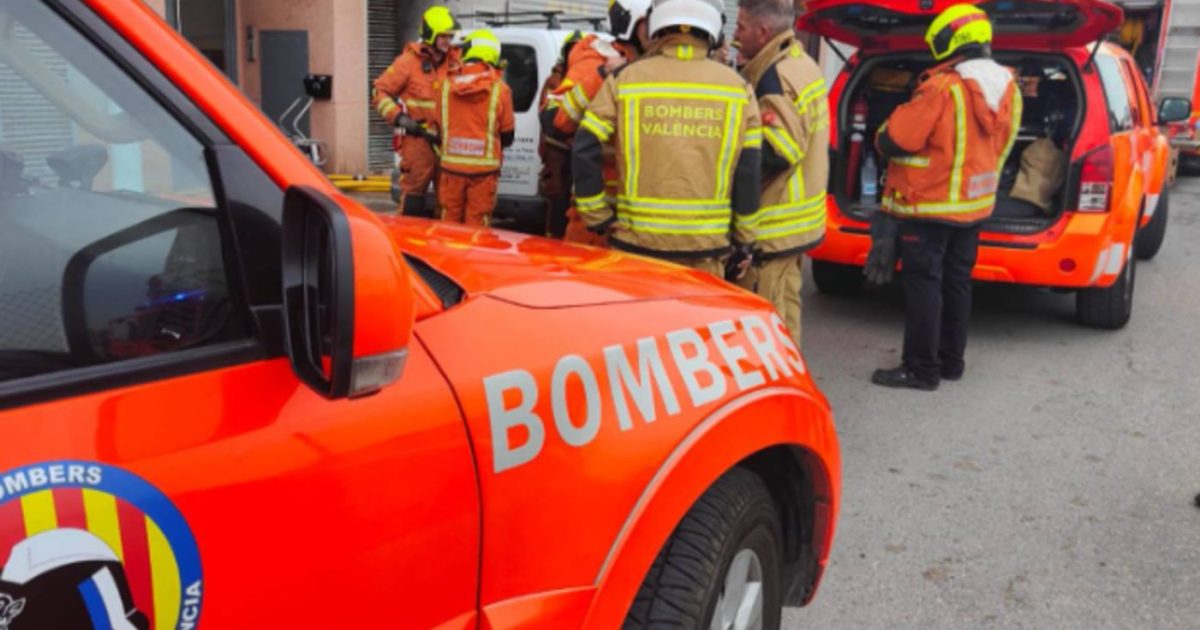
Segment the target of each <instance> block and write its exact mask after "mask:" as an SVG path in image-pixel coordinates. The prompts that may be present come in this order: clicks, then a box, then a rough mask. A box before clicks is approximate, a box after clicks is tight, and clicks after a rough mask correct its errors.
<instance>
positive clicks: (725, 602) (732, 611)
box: [709, 549, 763, 630]
mask: <svg viewBox="0 0 1200 630" xmlns="http://www.w3.org/2000/svg"><path fill="white" fill-rule="evenodd" d="M762 627H763V568H762V561H761V560H760V559H759V557H758V554H757V553H755V552H754V550H753V549H742V550H741V551H739V552H737V555H735V556H734V557H733V562H731V563H729V570H728V571H726V572H725V583H724V585H723V587H722V589H721V595H720V596H719V597H718V598H717V606H716V609H715V610H714V611H713V616H712V623H711V624H709V628H710V630H762Z"/></svg>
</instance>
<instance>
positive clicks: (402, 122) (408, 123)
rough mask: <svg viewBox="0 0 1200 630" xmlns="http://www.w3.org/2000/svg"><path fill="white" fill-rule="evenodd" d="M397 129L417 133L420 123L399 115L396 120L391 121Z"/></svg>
mask: <svg viewBox="0 0 1200 630" xmlns="http://www.w3.org/2000/svg"><path fill="white" fill-rule="evenodd" d="M392 122H393V124H395V125H396V126H397V127H399V128H401V129H403V130H405V131H407V132H409V133H417V132H418V131H420V129H421V123H419V122H417V120H416V119H415V118H413V117H412V116H409V115H408V114H400V115H399V116H396V120H394V121H392Z"/></svg>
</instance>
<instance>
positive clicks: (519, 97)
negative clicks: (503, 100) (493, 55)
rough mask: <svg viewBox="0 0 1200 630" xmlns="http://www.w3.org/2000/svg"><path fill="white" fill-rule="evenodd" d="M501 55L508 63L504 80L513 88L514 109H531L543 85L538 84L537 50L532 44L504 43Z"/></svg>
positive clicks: (521, 110)
mask: <svg viewBox="0 0 1200 630" xmlns="http://www.w3.org/2000/svg"><path fill="white" fill-rule="evenodd" d="M500 57H501V58H502V59H504V61H505V62H507V64H508V65H507V66H506V67H505V68H504V81H505V82H506V83H508V87H509V88H511V89H512V95H513V111H515V112H517V113H521V112H527V111H529V108H530V107H532V106H533V101H534V100H535V99H537V93H538V88H540V87H541V86H540V85H539V84H538V64H537V51H535V50H534V49H533V47H532V46H521V45H518V44H504V45H503V46H502V47H501V51H500Z"/></svg>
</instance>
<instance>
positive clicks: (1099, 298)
mask: <svg viewBox="0 0 1200 630" xmlns="http://www.w3.org/2000/svg"><path fill="white" fill-rule="evenodd" d="M1136 243H1137V239H1136V238H1135V239H1133V241H1131V242H1130V247H1134V245H1135V244H1136ZM1137 260H1138V256H1137V248H1136V247H1134V251H1133V253H1132V255H1130V256H1129V258H1128V260H1126V261H1125V268H1124V269H1122V270H1121V275H1120V276H1119V277H1118V278H1117V281H1116V282H1114V283H1113V285H1112V286H1111V287H1108V288H1106V289H1099V288H1097V289H1080V290H1079V293H1077V294H1076V296H1075V315H1076V317H1077V318H1078V319H1079V323H1081V324H1083V325H1084V326H1091V327H1093V328H1105V329H1108V330H1116V329H1118V328H1123V327H1124V326H1125V324H1127V323H1129V317H1130V316H1131V315H1132V314H1133V285H1134V280H1136V279H1137Z"/></svg>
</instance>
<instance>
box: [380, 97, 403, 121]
mask: <svg viewBox="0 0 1200 630" xmlns="http://www.w3.org/2000/svg"><path fill="white" fill-rule="evenodd" d="M375 109H376V110H377V111H378V112H379V115H380V116H383V117H384V118H387V117H388V116H390V115H391V113H392V112H394V111H396V110H397V109H400V106H399V105H397V104H396V102H395V101H393V100H392V99H390V98H389V99H385V100H382V101H379V106H378V107H376V108H375Z"/></svg>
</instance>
